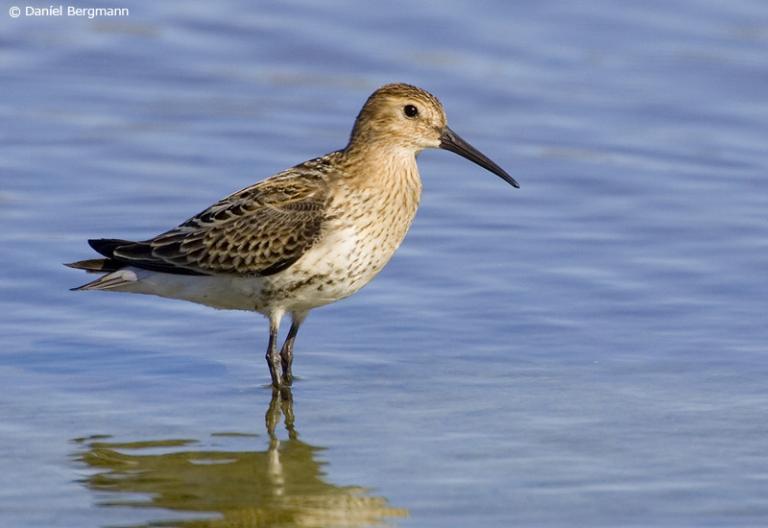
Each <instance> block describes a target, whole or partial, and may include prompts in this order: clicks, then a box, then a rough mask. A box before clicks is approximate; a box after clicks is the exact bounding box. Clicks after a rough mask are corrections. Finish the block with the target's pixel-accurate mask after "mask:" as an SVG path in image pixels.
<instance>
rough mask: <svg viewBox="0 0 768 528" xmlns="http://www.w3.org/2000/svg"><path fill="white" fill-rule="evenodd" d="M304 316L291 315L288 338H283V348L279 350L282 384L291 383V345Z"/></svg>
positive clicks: (302, 314) (303, 314)
mask: <svg viewBox="0 0 768 528" xmlns="http://www.w3.org/2000/svg"><path fill="white" fill-rule="evenodd" d="M306 316H307V314H306V313H301V314H293V317H292V321H291V329H290V330H288V336H287V337H286V338H285V343H283V348H282V349H281V350H280V362H281V363H282V366H283V382H284V383H285V384H286V385H290V384H291V383H293V372H292V371H291V366H292V365H293V343H294V342H295V341H296V334H298V333H299V327H300V326H301V323H302V322H303V321H304V318H305V317H306Z"/></svg>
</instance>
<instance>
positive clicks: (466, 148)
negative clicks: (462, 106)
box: [440, 127, 520, 188]
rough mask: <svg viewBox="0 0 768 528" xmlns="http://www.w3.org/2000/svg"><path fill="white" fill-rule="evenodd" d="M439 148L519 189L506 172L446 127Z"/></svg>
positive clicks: (517, 184) (518, 185)
mask: <svg viewBox="0 0 768 528" xmlns="http://www.w3.org/2000/svg"><path fill="white" fill-rule="evenodd" d="M440 148H441V149H445V150H450V151H451V152H455V153H456V154H458V155H459V156H461V157H462V158H467V159H468V160H469V161H474V162H475V163H477V164H478V165H480V166H481V167H483V168H484V169H487V170H489V171H491V172H492V173H494V174H495V175H496V176H498V177H499V178H501V179H502V180H504V181H505V182H507V183H508V184H510V185H511V186H512V187H517V188H519V187H520V184H519V183H517V182H516V181H515V179H514V178H513V177H512V176H510V175H509V174H507V172H506V171H505V170H504V169H502V168H501V167H499V166H498V165H496V164H495V163H494V162H492V161H491V160H490V159H488V157H487V156H486V155H485V154H483V153H482V152H480V151H479V150H477V149H476V148H475V147H473V146H472V145H470V144H469V143H467V142H466V141H464V140H463V139H461V136H459V135H458V134H457V133H456V132H454V131H453V130H451V129H450V128H448V127H445V128H444V129H443V135H442V136H440Z"/></svg>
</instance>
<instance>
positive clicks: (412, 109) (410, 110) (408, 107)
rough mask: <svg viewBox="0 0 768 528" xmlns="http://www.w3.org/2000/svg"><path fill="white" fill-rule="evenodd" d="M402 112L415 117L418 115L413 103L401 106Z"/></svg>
mask: <svg viewBox="0 0 768 528" xmlns="http://www.w3.org/2000/svg"><path fill="white" fill-rule="evenodd" d="M403 112H404V113H405V116H406V117H416V116H417V115H419V109H418V108H416V107H415V106H413V105H405V106H404V107H403Z"/></svg>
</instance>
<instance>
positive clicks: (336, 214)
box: [69, 84, 517, 387]
mask: <svg viewBox="0 0 768 528" xmlns="http://www.w3.org/2000/svg"><path fill="white" fill-rule="evenodd" d="M414 112H415V113H414ZM409 114H413V115H409ZM424 148H444V149H447V150H451V151H453V152H457V153H459V154H460V155H462V156H464V157H466V158H468V159H470V160H472V161H474V162H476V163H478V164H480V165H482V166H483V167H485V168H487V169H489V170H491V171H492V172H494V173H495V174H497V175H499V176H500V177H502V178H503V179H505V180H506V181H508V182H509V183H511V184H512V185H514V186H517V183H516V182H515V181H514V180H513V179H512V178H511V177H510V176H509V175H508V174H507V173H506V172H504V171H503V170H502V169H501V168H499V167H498V166H497V165H495V164H494V163H493V162H492V161H490V160H489V159H488V158H486V157H485V156H483V155H482V154H480V153H479V152H478V151H476V150H475V149H473V148H472V147H471V146H470V145H469V144H467V143H466V142H464V141H463V140H462V139H461V138H459V137H458V136H457V135H456V134H455V133H453V132H452V131H451V130H450V129H449V128H448V127H447V125H446V120H445V114H444V112H443V108H442V105H441V104H440V102H439V101H438V100H437V99H436V98H435V97H434V96H432V95H431V94H429V93H427V92H425V91H423V90H420V89H419V88H416V87H413V86H410V85H406V84H390V85H386V86H383V87H382V88H380V89H379V90H377V91H376V92H374V93H373V94H372V95H371V97H369V99H368V100H367V101H366V103H365V105H364V106H363V109H362V110H361V111H360V114H359V115H358V118H357V120H356V122H355V126H354V128H353V130H352V134H351V137H350V140H349V143H348V145H347V147H346V148H344V149H342V150H339V151H336V152H332V153H330V154H327V155H325V156H322V157H319V158H315V159H313V160H309V161H306V162H304V163H302V164H300V165H296V166H295V167H292V168H290V169H288V170H286V171H283V172H281V173H278V174H276V175H274V176H272V177H270V178H268V179H266V180H263V181H261V182H259V183H256V184H254V185H251V186H249V187H246V188H245V189H242V190H240V191H238V192H236V193H234V194H231V195H229V196H227V197H226V198H224V199H222V200H220V201H219V202H217V203H215V204H214V205H212V206H211V207H209V208H208V209H206V210H205V211H202V212H201V213H199V214H197V215H195V216H193V217H192V218H190V219H189V220H187V221H185V222H183V223H182V224H180V225H179V226H178V227H176V228H174V229H171V230H169V231H166V232H165V233H162V234H160V235H158V236H156V237H154V238H152V239H149V240H145V241H142V242H131V241H126V240H118V239H96V240H90V241H89V243H90V245H91V246H92V247H93V248H94V249H95V250H96V251H97V252H99V253H101V254H102V255H104V257H106V258H104V259H92V260H84V261H80V262H75V263H72V264H69V266H71V267H74V268H79V269H85V270H88V271H93V272H106V273H107V274H106V275H103V276H102V277H100V278H99V279H97V280H95V281H93V282H90V283H88V284H85V285H83V286H81V287H79V288H76V289H79V290H110V291H124V292H132V293H145V294H153V295H160V296H163V297H170V298H176V299H184V300H188V301H193V302H198V303H201V304H206V305H209V306H213V307H216V308H228V309H242V310H253V311H257V312H260V313H262V314H264V315H266V316H267V317H268V318H269V320H270V343H269V346H268V350H267V362H268V364H269V367H270V374H271V376H272V383H273V385H274V386H275V387H279V386H283V385H286V384H288V385H289V384H290V383H291V379H292V375H291V363H292V351H293V342H294V339H295V337H296V332H297V331H298V328H299V326H300V324H301V322H302V321H303V319H304V317H305V316H306V314H307V313H308V311H309V310H311V309H312V308H316V307H318V306H322V305H324V304H328V303H331V302H334V301H337V300H339V299H343V298H344V297H347V296H349V295H351V294H353V293H354V292H356V291H357V290H359V289H360V288H362V287H363V286H364V285H365V284H367V283H368V282H369V281H370V280H371V279H372V278H373V277H374V276H375V275H376V274H377V273H379V271H381V269H382V268H383V267H384V265H385V264H386V263H387V262H388V261H389V259H390V258H391V256H392V255H393V254H394V252H395V250H396V249H397V247H398V246H399V245H400V243H401V242H402V240H403V238H404V237H405V234H406V232H407V231H408V228H409V227H410V225H411V222H412V220H413V218H414V216H415V214H416V209H417V207H418V204H419V198H420V195H421V180H420V177H419V172H418V168H417V166H416V154H417V153H418V152H420V151H421V150H422V149H424ZM285 313H290V314H291V316H292V319H293V324H292V326H291V330H290V331H289V335H288V338H287V339H286V342H285V344H284V345H283V348H282V350H281V352H280V354H278V353H277V348H276V338H277V329H278V326H279V323H280V320H281V318H282V316H283V315H284V314H285Z"/></svg>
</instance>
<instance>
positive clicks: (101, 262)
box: [64, 258, 123, 273]
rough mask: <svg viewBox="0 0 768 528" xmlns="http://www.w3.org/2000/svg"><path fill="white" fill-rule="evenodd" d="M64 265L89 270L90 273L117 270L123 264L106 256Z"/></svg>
mask: <svg viewBox="0 0 768 528" xmlns="http://www.w3.org/2000/svg"><path fill="white" fill-rule="evenodd" d="M64 265H65V266H69V267H70V268H75V269H81V270H85V271H89V272H91V273H97V272H109V271H117V270H119V269H120V268H121V267H123V265H122V264H120V263H119V262H117V261H116V260H112V259H108V258H105V259H89V260H78V261H77V262H70V263H68V264H64Z"/></svg>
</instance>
